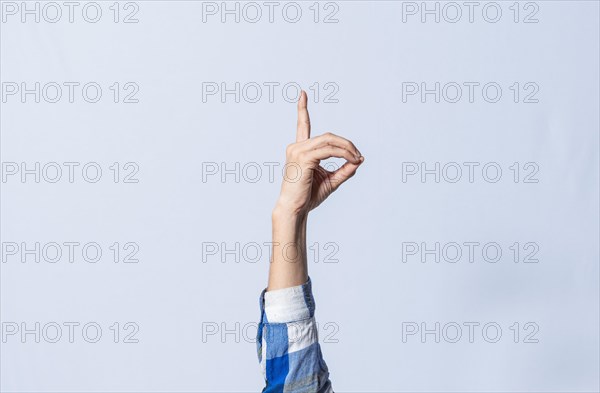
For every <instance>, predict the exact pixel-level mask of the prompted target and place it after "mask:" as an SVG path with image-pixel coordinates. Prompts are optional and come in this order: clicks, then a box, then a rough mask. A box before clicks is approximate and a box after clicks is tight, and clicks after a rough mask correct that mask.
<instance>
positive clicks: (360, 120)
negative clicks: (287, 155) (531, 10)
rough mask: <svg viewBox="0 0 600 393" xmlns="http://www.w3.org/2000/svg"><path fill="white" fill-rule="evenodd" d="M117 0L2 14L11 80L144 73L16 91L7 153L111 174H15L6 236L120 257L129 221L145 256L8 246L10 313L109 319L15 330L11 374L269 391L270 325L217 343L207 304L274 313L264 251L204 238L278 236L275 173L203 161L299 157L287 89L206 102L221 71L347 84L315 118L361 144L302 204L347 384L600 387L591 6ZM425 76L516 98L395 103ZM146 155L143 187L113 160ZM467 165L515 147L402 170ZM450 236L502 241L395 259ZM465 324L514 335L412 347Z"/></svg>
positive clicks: (17, 385)
mask: <svg viewBox="0 0 600 393" xmlns="http://www.w3.org/2000/svg"><path fill="white" fill-rule="evenodd" d="M461 3H462V2H461ZM82 4H83V3H82ZM100 4H102V8H103V10H104V11H105V12H106V14H103V18H102V20H101V21H100V22H99V23H96V24H91V23H86V22H85V21H83V20H82V19H81V18H80V17H79V18H78V19H77V20H76V21H75V22H74V23H72V24H70V23H66V22H64V21H61V22H59V23H56V24H50V23H44V22H41V23H21V22H19V20H18V18H17V19H15V18H9V19H8V20H7V21H6V22H5V23H2V26H1V41H0V43H1V64H0V65H1V75H0V77H1V79H2V82H7V81H16V82H19V83H20V82H21V81H26V82H28V83H33V82H34V81H40V82H42V83H46V82H49V81H56V82H59V83H62V82H64V81H79V82H80V83H82V84H83V83H86V82H88V81H96V82H98V83H100V84H101V85H102V86H103V87H105V88H106V87H107V86H110V85H111V84H112V83H113V82H115V81H119V82H121V83H124V82H131V81H132V82H136V83H137V84H138V85H139V87H140V91H139V93H138V94H137V96H136V97H137V98H139V99H140V102H139V103H137V104H114V103H111V101H110V99H109V98H103V100H102V101H101V102H99V103H97V104H88V103H85V102H83V101H82V100H81V99H78V100H76V102H75V103H72V104H69V103H68V102H66V101H65V100H64V99H63V100H62V101H61V102H60V103H57V104H49V103H44V102H41V103H39V104H36V103H33V102H31V101H29V102H28V103H25V104H23V103H20V102H19V101H18V99H9V100H8V102H6V103H2V108H1V155H2V161H3V162H11V161H14V162H22V161H23V162H28V163H34V162H36V161H37V162H41V163H46V162H51V161H56V162H65V161H78V162H82V163H85V162H90V161H94V162H98V163H100V164H101V165H102V167H103V169H105V170H106V171H107V172H106V173H105V175H104V177H103V179H102V181H101V182H99V183H96V184H91V183H86V182H84V181H81V180H79V181H76V182H75V183H73V184H70V183H68V182H65V181H61V182H59V183H56V184H50V183H45V182H41V183H40V184H36V183H35V182H32V181H27V182H26V183H21V182H19V181H18V179H17V180H14V179H13V180H9V181H7V182H6V183H2V184H1V186H2V199H1V216H2V222H1V237H2V241H3V242H17V243H20V242H29V243H33V242H36V241H39V242H42V243H47V242H50V241H56V242H65V241H79V242H82V243H85V242H89V241H95V242H98V243H100V244H102V245H103V250H104V251H105V252H108V251H109V250H108V246H109V245H110V244H112V243H114V242H115V241H117V242H121V243H124V242H128V241H132V242H137V243H138V244H139V247H140V251H139V253H138V257H139V259H140V263H138V264H122V263H120V264H114V263H112V262H111V260H110V257H107V258H105V259H103V260H102V261H101V262H99V263H97V264H89V263H86V262H82V261H79V262H76V263H73V264H69V263H66V262H65V261H64V260H63V261H61V262H59V263H56V264H51V263H47V262H42V263H39V264H36V263H33V262H31V261H29V262H27V263H20V262H18V260H16V259H14V258H13V259H10V260H9V261H7V262H6V263H2V264H1V273H2V278H1V295H2V301H1V319H2V322H7V321H8V322H10V321H13V322H18V323H20V322H22V321H25V322H27V323H29V324H33V323H34V322H35V321H39V322H41V323H42V325H43V324H44V323H46V322H50V321H55V322H58V323H62V322H65V321H79V322H80V323H81V324H84V323H86V322H89V321H96V322H98V323H99V324H100V325H101V326H102V327H103V328H104V331H105V334H106V336H104V337H103V338H102V340H101V341H100V342H99V343H97V344H89V343H86V342H84V341H83V340H81V338H80V337H81V336H79V338H78V339H77V340H76V342H75V343H68V341H66V340H65V339H64V338H63V339H62V340H61V341H60V342H59V343H56V344H50V343H47V342H41V343H39V344H38V343H35V342H32V340H31V337H30V338H29V341H28V342H27V343H25V344H23V343H21V342H20V341H19V339H18V337H9V340H8V342H7V343H2V344H1V345H2V346H1V348H2V354H1V373H2V384H1V388H2V390H3V391H180V392H192V391H194V392H198V391H201V392H234V391H235V392H247V391H248V392H249V391H259V390H260V389H261V388H262V376H261V374H260V369H259V367H258V364H257V358H256V353H255V345H254V343H252V342H246V341H245V340H244V339H243V337H240V340H239V341H240V342H236V340H235V336H234V335H232V334H230V335H228V336H226V337H225V339H226V340H225V342H221V341H222V340H221V339H220V338H219V337H218V336H211V337H209V339H208V340H206V341H207V342H203V340H202V324H203V323H207V322H209V323H210V322H213V323H217V324H218V325H221V324H223V323H224V324H226V325H225V326H226V327H227V328H228V329H234V328H235V324H236V322H239V323H240V324H241V326H244V325H245V324H248V323H253V322H256V321H257V320H258V317H259V315H258V295H259V293H260V291H261V290H262V288H263V287H264V286H265V285H266V276H267V270H268V261H267V258H266V256H265V257H263V258H262V259H261V261H260V262H257V263H249V262H244V261H242V262H240V263H235V262H233V261H232V259H231V258H230V259H229V260H228V262H226V263H221V262H219V260H218V256H217V257H211V258H210V259H209V260H208V261H207V262H206V263H203V262H202V243H203V242H217V243H221V242H226V243H227V244H230V245H231V244H234V243H235V242H240V243H241V244H245V243H248V242H257V243H263V242H268V241H270V212H271V209H272V207H273V205H274V203H275V200H276V198H277V195H278V192H279V180H277V181H274V182H269V181H268V180H265V178H262V179H261V180H260V181H258V182H256V183H250V182H245V181H241V182H240V183H236V182H235V181H233V180H232V179H233V177H232V176H229V177H228V179H229V180H228V181H227V182H226V183H222V182H221V181H220V180H219V178H218V177H211V178H210V179H209V180H208V181H207V182H202V165H203V163H206V162H217V163H220V162H225V163H227V165H228V167H229V168H233V166H234V163H235V162H240V163H241V166H244V165H245V164H246V163H248V162H257V163H264V162H279V163H282V161H283V160H284V150H285V146H286V145H287V144H288V143H290V142H292V141H293V138H294V135H295V121H296V120H295V105H294V104H291V103H287V102H285V100H283V99H282V98H281V96H280V95H279V96H278V97H277V98H276V100H275V102H274V103H269V102H268V101H267V100H266V99H263V100H261V101H260V102H258V103H255V104H252V103H248V102H244V101H243V100H242V101H241V102H240V103H235V102H233V100H232V99H231V98H230V99H229V100H228V101H227V102H226V103H222V102H220V100H219V99H209V100H208V102H203V100H202V93H201V92H202V83H203V82H218V83H220V82H227V83H230V84H233V83H234V82H236V81H237V82H241V83H242V84H244V83H248V82H257V83H259V84H261V83H263V82H266V81H273V82H279V83H281V84H284V83H287V82H290V81H294V82H297V83H299V84H301V85H302V86H303V87H304V88H305V89H308V88H309V86H311V85H313V84H314V83H315V82H319V83H320V84H321V85H323V84H324V83H327V82H334V83H336V84H337V85H338V86H339V93H338V94H337V95H336V97H337V98H338V99H339V102H338V103H324V102H323V101H322V97H321V98H320V99H319V102H318V103H314V102H311V103H310V108H309V109H310V113H311V118H312V124H313V134H314V135H318V134H321V133H323V132H326V131H332V132H335V133H337V134H340V135H343V136H345V137H347V138H349V139H351V140H353V141H354V142H355V143H356V145H357V146H358V147H359V149H360V150H361V152H362V153H363V155H364V156H365V157H366V162H365V164H364V165H363V167H362V168H360V169H359V173H358V174H357V176H356V177H354V178H353V179H352V180H351V181H349V182H348V183H347V184H345V185H344V186H343V187H342V188H341V189H340V190H339V191H338V192H337V193H336V194H335V195H333V196H332V197H331V198H330V200H328V201H326V202H325V203H324V204H323V205H322V206H321V207H319V208H318V210H317V211H315V212H314V213H313V214H312V215H311V218H310V221H309V244H313V243H315V242H319V244H320V245H321V247H322V245H323V244H325V243H327V242H335V243H336V244H337V245H338V247H339V250H338V252H337V253H336V255H335V257H336V258H337V259H339V262H338V263H331V264H328V263H323V261H322V259H323V257H322V256H321V261H320V262H319V263H314V262H313V263H311V264H310V266H309V269H310V274H311V277H312V279H313V283H314V291H315V295H316V301H317V319H318V320H319V321H320V322H321V324H322V325H324V324H326V323H330V324H335V326H337V331H336V332H335V334H334V336H333V338H335V339H337V340H338V342H337V343H332V342H329V343H323V344H322V348H323V352H324V355H325V359H326V361H327V363H328V365H329V367H330V370H331V376H332V381H333V385H334V388H335V389H336V391H340V392H342V391H344V392H347V391H351V392H366V391H369V392H374V391H377V392H392V391H598V389H599V388H600V387H599V371H598V370H599V369H600V363H599V352H598V350H599V339H598V333H599V326H598V321H599V311H598V310H599V301H598V298H599V283H598V282H599V271H598V261H599V254H598V239H599V233H598V219H599V212H598V198H599V195H598V186H599V183H598V163H599V161H598V146H599V140H598V130H599V122H598V107H599V104H600V103H599V99H598V97H599V92H598V86H599V79H598V69H599V59H598V56H599V52H598V51H599V38H598V37H599V22H598V13H599V6H598V2H595V1H539V2H536V4H537V5H538V6H539V12H538V13H537V18H538V19H539V23H532V24H525V23H521V22H520V23H514V22H513V21H512V16H513V14H512V13H511V10H510V9H509V8H508V7H510V6H511V5H512V2H499V3H498V4H500V6H501V8H502V10H503V17H502V19H501V20H500V21H499V22H498V23H488V22H486V21H485V20H483V19H482V18H481V13H476V14H475V17H476V19H475V21H474V22H473V23H468V21H466V20H464V19H463V20H461V21H460V22H458V23H447V22H443V21H441V22H440V23H434V22H432V21H431V19H429V20H428V21H427V22H426V23H421V22H420V21H419V19H418V17H411V18H409V19H408V21H407V22H406V23H403V22H402V3H401V2H391V1H390V2H387V1H385V2H384V1H379V2H367V1H351V2H337V5H338V6H339V12H338V13H337V15H336V17H337V19H339V23H332V24H324V23H314V22H313V21H312V20H311V18H312V16H313V14H312V13H310V12H311V11H310V10H309V8H308V7H310V6H311V5H312V4H313V3H312V2H299V4H301V7H302V9H303V11H304V12H305V14H303V18H302V20H301V21H300V22H298V23H287V22H285V21H284V20H283V19H282V18H281V14H276V20H275V22H274V23H267V22H266V21H264V20H262V21H261V22H259V23H256V24H252V23H247V22H243V21H242V22H241V23H237V24H236V23H232V22H228V23H220V22H219V20H218V19H216V18H211V19H209V21H208V22H207V23H203V22H202V3H201V2H193V1H174V2H166V1H165V2H158V1H157V2H138V3H137V4H138V5H139V12H138V13H137V18H138V19H139V23H136V24H123V23H112V22H111V19H110V18H111V17H112V14H109V13H108V12H109V10H108V7H109V6H110V4H112V2H110V3H109V2H106V3H105V2H101V3H100ZM219 4H220V2H219ZM230 4H231V3H230ZM281 4H284V3H281ZM417 4H420V2H418V3H417ZM428 4H430V5H431V6H433V5H432V4H434V3H433V2H431V3H428ZM440 4H441V5H444V4H445V3H440ZM480 4H482V5H483V4H485V3H484V2H481V3H480ZM523 4H524V3H521V7H522V6H523ZM321 6H323V4H321ZM478 9H480V8H478ZM263 10H264V8H263ZM463 10H464V8H463ZM321 11H322V12H324V11H323V9H321ZM521 11H522V12H524V11H523V9H521ZM321 16H322V15H321ZM522 17H523V15H521V18H522ZM463 18H464V17H463ZM408 81H412V82H418V83H420V82H427V83H430V84H432V83H434V82H436V81H439V82H441V83H442V84H444V83H447V82H457V83H459V84H460V83H463V82H465V81H475V82H479V83H481V84H482V85H483V84H485V83H487V82H497V83H499V84H500V85H501V86H502V87H503V91H504V95H503V97H502V99H501V100H500V101H499V102H498V103H495V104H490V103H487V102H485V101H483V100H482V99H481V96H480V95H479V96H478V97H477V99H476V100H475V102H474V103H469V102H468V101H466V100H465V99H463V100H461V101H460V102H459V103H456V104H451V103H447V102H441V103H435V102H432V101H431V99H430V100H429V101H428V102H427V103H421V102H420V101H419V100H418V99H410V100H408V102H406V103H403V102H402V82H408ZM514 82H520V83H521V84H523V83H526V82H535V83H537V84H538V86H539V87H540V91H539V93H538V94H537V96H536V97H537V98H538V99H539V101H540V102H539V103H536V104H524V103H514V102H513V101H512V96H511V95H510V91H509V90H508V86H510V85H512V84H513V83H514ZM105 93H106V94H107V95H106V96H105V97H109V96H108V90H107V89H105ZM309 93H311V92H310V91H309ZM279 94H280V93H279ZM311 99H312V100H314V95H312V93H311ZM129 161H132V162H136V163H137V164H138V165H139V168H140V171H139V174H138V175H137V178H139V180H140V181H139V183H137V184H122V183H119V184H114V183H112V182H111V181H109V180H107V179H110V178H109V173H110V172H108V170H107V168H108V166H109V165H111V164H112V163H113V162H120V163H122V164H123V163H125V162H129ZM469 161H475V162H480V163H487V162H497V163H499V164H500V165H501V166H502V168H503V170H505V172H504V174H503V177H502V179H501V181H499V182H497V183H489V182H486V181H483V180H482V179H481V178H480V177H479V178H478V179H477V180H476V181H475V182H474V183H469V182H467V181H464V180H463V181H460V182H458V183H449V182H444V181H442V182H440V183H435V182H434V181H432V180H431V177H430V178H428V180H427V181H426V182H425V183H422V182H421V181H419V180H418V178H414V179H411V180H409V181H407V182H402V163H403V162H418V163H420V162H427V163H428V164H429V165H430V166H431V165H433V163H435V162H440V163H442V165H443V164H444V163H448V162H458V163H462V162H469ZM514 162H519V163H521V165H522V164H524V163H527V162H535V163H537V164H538V165H539V169H540V170H539V173H538V174H537V178H538V179H539V182H538V183H533V184H525V183H522V182H519V183H514V182H513V181H512V179H511V177H510V176H511V175H510V174H511V172H510V171H509V169H508V167H509V166H510V165H512V163H514ZM452 241H456V242H459V243H463V242H468V241H476V242H481V243H487V242H497V243H499V244H501V245H502V248H503V252H505V254H503V259H502V260H501V261H500V262H498V263H495V264H492V263H488V262H485V261H482V260H481V258H478V259H477V260H476V261H475V262H474V263H468V262H466V261H465V260H464V258H463V260H462V261H460V262H458V263H455V264H452V263H447V262H443V261H442V262H440V263H434V262H432V261H431V260H429V261H428V262H426V263H420V262H418V260H416V259H410V260H409V261H408V262H407V263H402V243H403V242H417V243H420V242H427V243H428V244H433V243H435V242H441V243H442V244H444V243H447V242H452ZM515 242H519V243H521V244H524V243H527V242H535V243H536V244H538V245H539V252H538V253H537V255H536V256H537V258H538V259H539V263H537V264H523V263H514V262H513V261H512V259H511V258H512V257H511V255H512V254H510V252H511V251H510V250H509V249H508V247H509V246H510V245H512V244H513V243H515ZM325 251H326V250H324V249H323V248H321V252H322V253H325ZM116 321H118V322H120V323H121V324H123V323H125V322H128V321H133V322H135V323H137V324H138V325H139V327H140V331H139V333H138V334H137V336H136V337H137V338H139V340H140V342H139V343H137V344H123V343H118V344H115V343H113V342H112V341H111V340H112V336H111V333H110V332H109V330H108V326H110V325H112V324H113V323H114V322H116ZM473 321H474V322H479V323H480V324H481V325H483V324H485V323H488V322H496V323H498V324H499V325H500V326H501V327H502V328H503V336H502V338H501V339H500V341H498V342H497V343H495V344H492V343H488V342H486V341H485V340H483V339H482V336H481V334H480V333H479V334H478V335H476V337H475V342H474V343H469V342H468V340H467V339H466V338H465V337H463V338H462V339H461V340H460V341H459V342H458V343H454V344H453V343H449V342H445V341H444V340H441V341H442V342H440V343H435V342H434V341H433V340H432V339H431V336H429V337H428V340H427V342H426V343H422V342H421V341H420V340H419V338H418V337H417V336H415V337H409V339H408V342H406V343H403V342H402V334H401V332H402V323H403V322H417V323H421V322H426V323H427V324H428V325H427V326H428V327H429V328H431V327H433V324H434V323H435V322H440V323H441V324H442V325H444V324H446V323H448V322H456V323H458V324H462V323H464V322H473ZM515 322H519V323H520V324H521V326H522V325H523V324H525V323H527V322H535V323H536V324H537V325H538V326H539V332H538V333H537V334H536V336H535V338H537V339H539V342H538V343H535V344H534V343H529V344H527V343H523V342H522V341H523V337H522V336H521V338H520V342H519V343H514V342H513V335H512V331H511V330H509V327H510V326H511V325H513V323H515ZM30 326H32V325H30ZM330 326H332V325H330ZM249 331H250V332H253V331H254V330H253V329H250V330H249ZM331 332H332V331H331V329H330V330H325V329H323V330H321V332H320V333H321V338H323V337H325V336H328V335H330V334H331ZM240 333H241V332H240ZM521 334H524V333H523V331H522V330H521Z"/></svg>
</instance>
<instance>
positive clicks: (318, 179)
mask: <svg viewBox="0 0 600 393" xmlns="http://www.w3.org/2000/svg"><path fill="white" fill-rule="evenodd" d="M307 101H308V98H307V96H306V92H304V91H302V92H301V94H300V99H299V100H298V127H297V131H296V142H295V143H292V144H290V145H289V146H288V147H287V149H286V166H285V171H284V179H283V183H282V185H281V194H280V196H279V200H278V201H277V206H276V210H283V211H285V212H286V213H291V214H293V215H298V216H305V215H307V214H308V212H310V211H311V210H312V209H314V208H316V207H317V206H319V205H320V204H321V203H322V202H323V201H324V200H325V199H326V198H327V197H328V196H329V195H331V193H332V192H334V191H335V190H337V189H338V187H339V186H340V185H341V184H342V183H344V182H345V181H346V180H348V179H349V178H351V177H352V176H354V174H355V173H356V170H357V169H358V167H359V166H360V165H361V164H362V163H363V162H364V157H362V155H361V153H360V151H358V149H357V148H356V146H354V144H353V143H352V142H350V141H349V140H347V139H345V138H342V137H340V136H337V135H334V134H332V133H329V132H328V133H326V134H323V135H320V136H317V137H314V138H311V137H310V118H309V116H308V109H307ZM331 157H338V158H344V159H346V163H344V165H342V166H341V167H340V168H338V169H337V170H336V171H334V172H331V171H328V170H326V169H325V168H323V167H322V166H320V165H319V163H320V161H321V160H326V159H328V158H331Z"/></svg>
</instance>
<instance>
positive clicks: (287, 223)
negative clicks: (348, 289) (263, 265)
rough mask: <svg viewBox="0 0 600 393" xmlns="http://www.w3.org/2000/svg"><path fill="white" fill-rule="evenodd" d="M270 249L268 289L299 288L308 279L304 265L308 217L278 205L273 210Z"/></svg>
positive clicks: (306, 268) (305, 264)
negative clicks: (271, 246)
mask: <svg viewBox="0 0 600 393" xmlns="http://www.w3.org/2000/svg"><path fill="white" fill-rule="evenodd" d="M272 223H273V249H272V253H271V261H270V262H271V263H270V267H269V283H268V287H267V290H268V291H273V290H276V289H281V288H289V287H293V286H297V285H302V284H304V283H305V282H306V281H307V280H308V267H307V263H306V223H307V215H306V214H301V213H296V212H293V211H292V210H291V209H287V208H285V207H283V206H281V205H279V204H278V205H277V206H276V207H275V208H274V209H273V214H272Z"/></svg>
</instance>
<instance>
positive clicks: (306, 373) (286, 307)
mask: <svg viewBox="0 0 600 393" xmlns="http://www.w3.org/2000/svg"><path fill="white" fill-rule="evenodd" d="M260 310H261V318H260V323H259V326H258V333H257V338H256V344H257V347H258V348H257V349H258V360H259V362H260V365H261V368H262V372H263V375H264V377H265V381H266V387H265V388H264V389H263V393H309V392H310V393H316V392H318V393H333V390H332V388H331V382H330V381H329V371H328V369H327V365H326V364H325V361H324V360H323V356H322V354H321V347H320V346H319V339H318V335H317V326H316V322H315V318H314V314H315V301H314V299H313V295H312V288H311V281H310V278H309V279H308V281H307V282H306V283H305V284H303V285H298V286H295V287H291V288H284V289H278V290H275V291H269V292H266V290H264V291H263V292H262V293H261V295H260Z"/></svg>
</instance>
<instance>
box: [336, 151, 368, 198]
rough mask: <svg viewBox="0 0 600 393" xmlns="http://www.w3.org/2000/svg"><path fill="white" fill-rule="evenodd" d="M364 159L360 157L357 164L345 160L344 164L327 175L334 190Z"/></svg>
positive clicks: (352, 174)
mask: <svg viewBox="0 0 600 393" xmlns="http://www.w3.org/2000/svg"><path fill="white" fill-rule="evenodd" d="M364 161H365V158H364V157H360V162H359V163H357V164H354V163H351V162H349V161H347V162H346V163H345V164H344V165H342V166H341V167H340V168H338V169H337V170H336V171H335V172H331V174H330V175H329V181H330V182H331V185H332V186H333V189H334V190H337V188H338V187H339V186H340V185H341V184H342V183H344V182H345V181H346V180H348V179H350V178H351V177H352V176H354V174H355V173H356V170H357V169H358V167H359V166H360V165H361V164H362V163H363V162H364Z"/></svg>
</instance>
